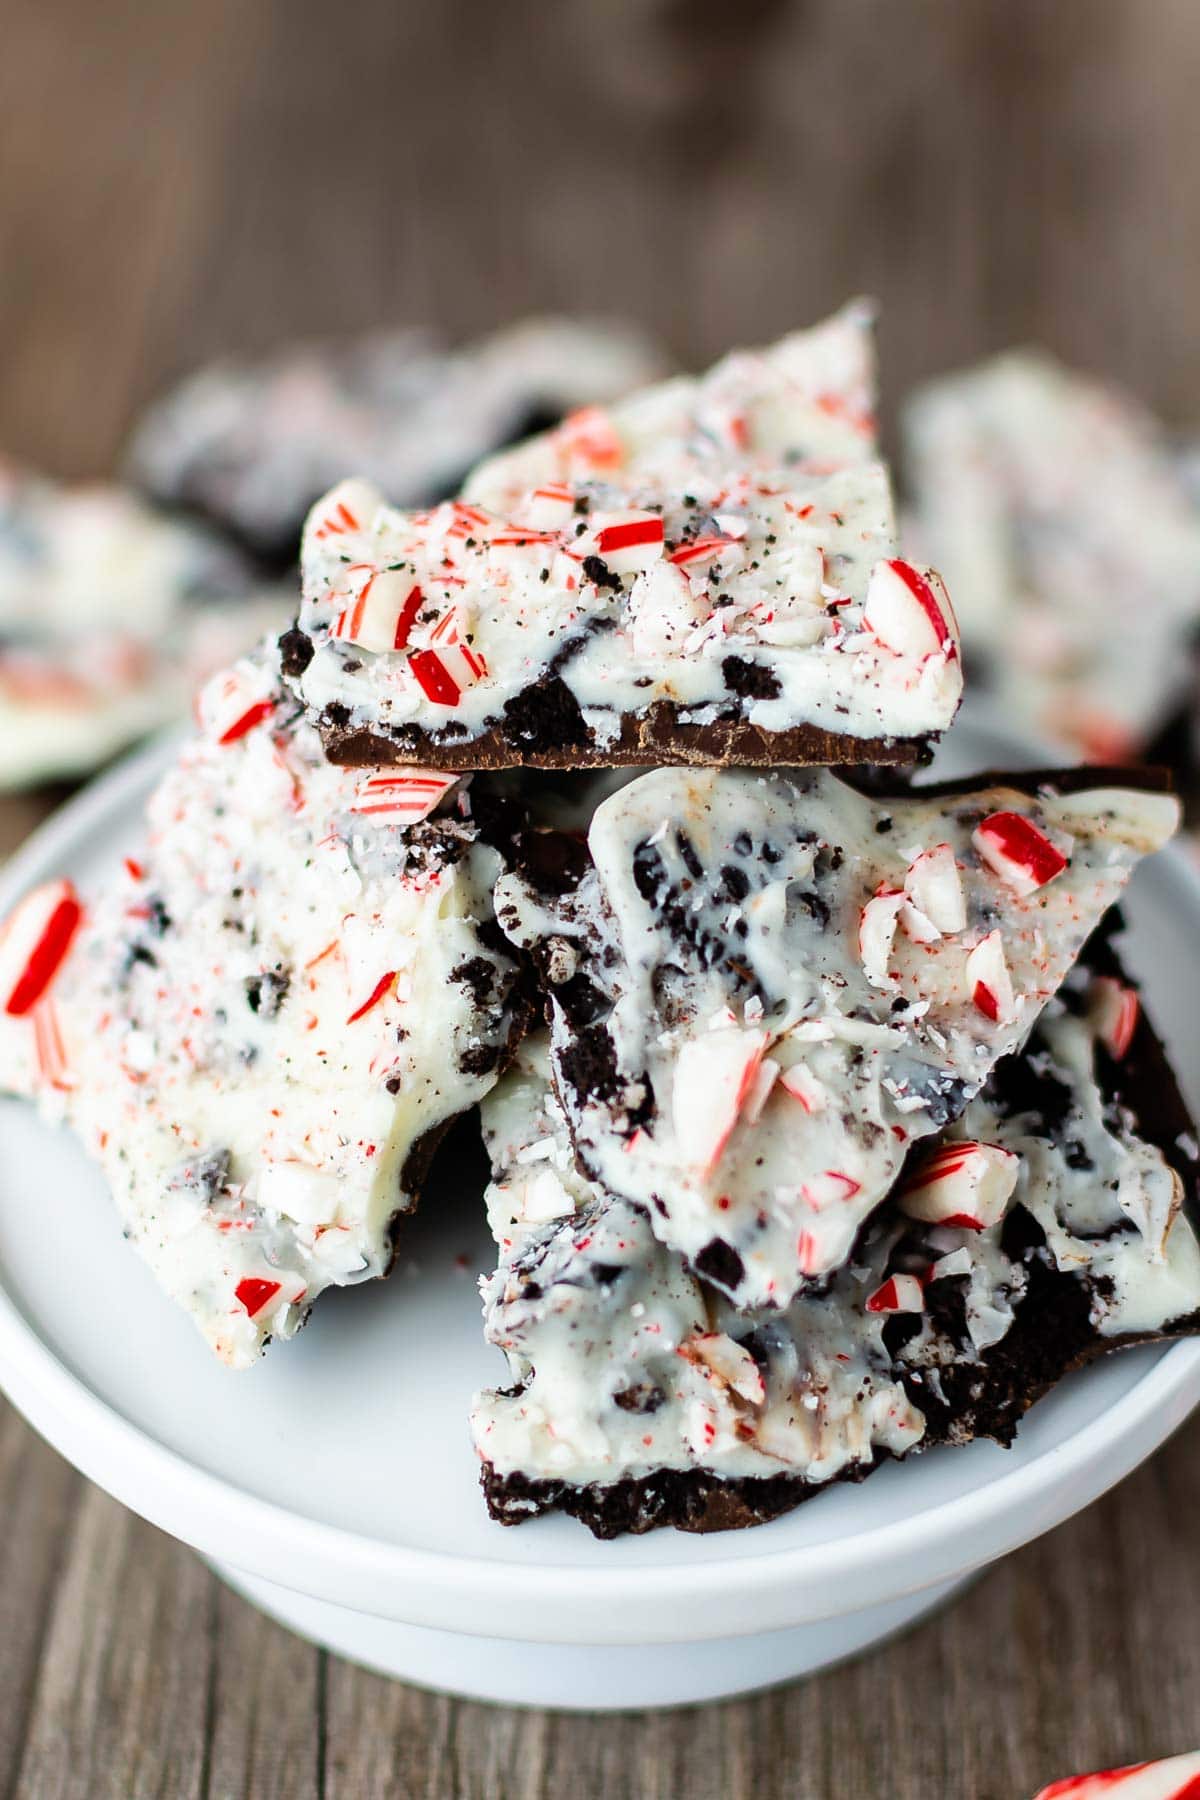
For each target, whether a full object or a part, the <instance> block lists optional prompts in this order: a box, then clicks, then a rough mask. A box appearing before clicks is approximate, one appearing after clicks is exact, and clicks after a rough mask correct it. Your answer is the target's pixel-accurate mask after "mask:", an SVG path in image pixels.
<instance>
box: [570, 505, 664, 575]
mask: <svg viewBox="0 0 1200 1800" xmlns="http://www.w3.org/2000/svg"><path fill="white" fill-rule="evenodd" d="M590 527H591V529H590V531H589V534H588V539H587V543H588V546H589V551H590V552H591V553H594V554H595V555H596V556H598V557H600V559H601V560H602V561H603V562H604V563H605V564H606V565H607V566H608V568H610V569H611V570H612V572H613V574H614V575H633V574H636V573H637V572H638V571H639V570H641V569H648V568H649V567H650V566H651V564H652V563H656V562H659V561H661V559H662V553H663V522H662V514H661V513H654V512H638V511H636V510H629V511H625V512H596V513H593V514H592V517H591V520H590Z"/></svg>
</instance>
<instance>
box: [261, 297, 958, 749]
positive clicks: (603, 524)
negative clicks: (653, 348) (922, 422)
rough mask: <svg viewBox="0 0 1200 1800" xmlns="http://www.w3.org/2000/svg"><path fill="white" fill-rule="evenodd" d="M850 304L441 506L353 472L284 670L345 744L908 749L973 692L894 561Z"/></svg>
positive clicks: (937, 617) (535, 453)
mask: <svg viewBox="0 0 1200 1800" xmlns="http://www.w3.org/2000/svg"><path fill="white" fill-rule="evenodd" d="M866 334H867V321H866V318H865V315H863V314H862V313H861V312H860V311H850V312H848V313H847V314H845V315H843V316H842V317H841V318H840V319H839V320H837V321H835V322H833V324H831V325H829V326H826V327H823V328H819V329H818V330H817V331H816V332H813V333H809V334H798V335H797V336H796V337H793V338H786V339H784V340H783V342H782V343H780V344H778V345H776V346H775V347H774V349H772V350H769V351H765V352H763V353H762V354H760V355H753V356H751V355H740V356H735V357H731V358H728V359H726V361H725V362H724V363H722V364H719V365H718V367H717V368H716V369H715V370H713V371H712V372H711V373H710V374H709V375H708V376H705V377H703V378H702V379H700V380H698V381H677V382H671V383H668V384H667V385H666V386H665V387H662V388H657V389H652V390H651V391H649V392H648V393H645V394H642V395H640V396H638V397H636V398H635V399H633V400H631V401H628V402H626V403H624V404H623V405H620V406H617V407H614V408H613V409H611V411H610V412H607V413H600V412H598V411H596V410H594V409H593V410H592V411H591V412H589V413H588V414H587V415H586V416H583V417H576V418H573V419H570V420H568V421H567V422H566V423H565V424H564V425H563V426H562V427H561V428H560V429H559V431H558V432H557V433H552V434H550V436H549V437H547V438H545V439H538V440H534V442H533V443H532V444H531V445H528V446H526V447H524V448H522V449H521V450H519V451H516V452H513V453H512V455H511V456H510V457H507V458H501V459H499V461H498V462H496V463H494V464H489V465H486V466H485V468H484V469H483V470H481V471H480V472H479V474H478V475H477V477H476V478H475V479H474V480H473V481H472V483H470V484H469V485H468V490H467V496H466V497H465V498H464V499H463V500H461V501H457V502H448V503H446V504H445V505H443V506H441V507H439V508H437V509H435V510H434V511H433V512H432V513H423V514H411V513H409V514H406V513H401V512H399V511H396V510H395V509H393V508H391V507H388V506H385V505H384V503H383V500H382V497H381V495H380V494H379V493H378V491H377V490H375V489H373V488H371V487H370V486H369V485H368V484H366V483H364V482H361V481H352V482H347V483H343V484H342V486H341V487H339V488H335V489H334V490H333V492H332V493H331V494H329V495H327V496H326V498H325V499H324V500H322V501H321V502H319V503H318V505H317V506H316V507H315V508H314V509H313V512H312V513H311V515H310V517H309V521H308V524H307V526H306V529H305V535H304V547H303V553H302V572H303V605H302V609H301V613H300V619H299V623H298V626H297V628H296V629H295V631H293V632H292V633H289V634H288V638H287V640H286V643H285V669H286V670H287V672H288V673H289V674H290V676H291V678H292V680H293V682H294V684H295V686H296V691H297V692H298V693H299V694H300V695H301V696H302V698H303V699H304V702H305V704H306V705H307V706H309V707H310V708H312V709H313V711H314V712H315V713H316V714H317V715H318V717H319V720H320V723H321V728H322V733H323V736H324V740H325V744H326V748H327V750H328V752H329V754H330V756H331V757H333V758H334V760H336V761H340V762H357V761H364V760H365V761H385V760H395V761H399V762H404V761H423V762H434V763H436V764H437V765H438V766H440V767H446V768H472V767H473V768H490V767H505V766H515V765H523V764H534V765H541V766H548V767H560V766H567V767H575V768H580V767H592V766H600V767H603V766H607V765H613V766H618V765H626V764H635V765H636V764H639V763H646V762H658V763H663V762H666V763H680V762H694V763H714V762H725V761H733V762H739V763H754V764H761V763H778V762H781V761H790V762H796V763H811V762H822V763H828V762H837V761H841V762H863V761H870V762H904V761H912V760H913V759H914V758H916V757H917V756H918V755H919V753H920V752H921V750H922V748H923V746H924V744H925V742H926V741H927V739H928V738H929V736H930V735H931V734H933V733H936V732H938V731H941V730H942V729H944V727H945V726H947V725H948V724H949V723H950V721H951V720H952V718H953V717H954V713H955V711H956V709H957V706H958V703H959V699H960V697H961V691H962V676H961V669H960V666H959V659H958V648H957V627H956V626H955V623H954V616H953V612H952V611H951V608H950V603H949V601H948V599H947V597H946V594H945V591H944V589H943V588H942V586H941V583H940V581H939V580H938V578H937V577H936V576H935V575H934V574H933V573H932V572H931V571H925V570H920V569H917V568H915V567H914V566H912V565H911V564H909V563H906V562H904V561H903V560H902V559H901V558H900V557H899V555H898V551H897V545H896V536H895V521H894V516H893V507H892V499H891V492H890V487H889V481H888V475H887V471H886V469H885V468H884V467H883V465H882V464H880V463H879V462H877V461H875V460H874V459H873V439H872V422H871V419H870V416H869V404H870V363H869V346H868V341H867V335H866Z"/></svg>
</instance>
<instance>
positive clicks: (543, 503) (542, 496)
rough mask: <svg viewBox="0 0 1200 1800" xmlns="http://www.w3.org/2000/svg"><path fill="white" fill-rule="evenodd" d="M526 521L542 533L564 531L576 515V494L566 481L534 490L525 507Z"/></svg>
mask: <svg viewBox="0 0 1200 1800" xmlns="http://www.w3.org/2000/svg"><path fill="white" fill-rule="evenodd" d="M524 512H525V517H526V520H527V521H528V523H529V524H530V525H533V526H535V527H536V528H537V529H539V530H541V531H562V529H563V528H564V526H566V525H568V524H570V522H571V519H572V518H573V517H574V514H575V494H574V491H573V489H571V488H569V487H568V486H567V484H566V482H565V481H548V482H546V483H545V484H544V485H543V486H542V487H537V488H534V490H533V492H532V493H531V494H530V496H529V498H528V500H527V501H526V503H525V507H524Z"/></svg>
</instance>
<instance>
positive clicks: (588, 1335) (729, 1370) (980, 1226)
mask: <svg viewBox="0 0 1200 1800" xmlns="http://www.w3.org/2000/svg"><path fill="white" fill-rule="evenodd" d="M1118 987H1119V988H1120V991H1121V992H1122V993H1126V992H1129V991H1130V990H1128V989H1126V988H1125V987H1124V984H1123V983H1122V982H1121V981H1120V978H1119V977H1117V976H1114V975H1111V974H1110V975H1106V976H1104V977H1101V978H1098V979H1096V980H1092V979H1091V978H1090V977H1089V976H1088V975H1086V974H1083V973H1080V974H1079V975H1078V976H1077V977H1073V978H1072V981H1071V983H1070V985H1069V987H1068V989H1067V990H1065V991H1064V994H1063V996H1062V998H1061V999H1058V1000H1054V1001H1052V1002H1051V1003H1050V1004H1049V1006H1048V1007H1047V1009H1046V1012H1045V1013H1044V1014H1043V1015H1042V1018H1041V1020H1040V1021H1039V1024H1038V1026H1037V1028H1036V1030H1035V1033H1034V1036H1033V1038H1032V1039H1031V1042H1030V1044H1029V1045H1028V1046H1027V1048H1026V1049H1025V1050H1024V1051H1023V1052H1022V1053H1021V1054H1020V1055H1019V1056H1017V1057H1014V1058H1011V1059H1009V1060H1008V1061H1006V1062H1004V1063H1002V1064H1001V1065H1000V1066H999V1067H998V1068H997V1069H996V1070H995V1071H994V1073H993V1075H992V1078H991V1080H990V1081H989V1083H988V1085H987V1086H986V1088H985V1089H984V1090H983V1092H982V1093H981V1094H980V1095H979V1096H978V1097H977V1098H976V1099H975V1100H973V1101H972V1102H971V1103H970V1105H969V1106H968V1108H967V1110H966V1112H965V1114H964V1115H963V1117H962V1118H961V1119H960V1120H959V1121H957V1122H956V1123H955V1124H954V1125H953V1126H951V1127H949V1128H948V1130H947V1132H946V1133H944V1134H943V1135H942V1136H941V1137H940V1138H939V1139H938V1140H937V1142H936V1144H935V1145H934V1146H932V1147H930V1148H928V1149H926V1148H922V1150H921V1151H920V1152H918V1155H917V1157H916V1158H915V1159H914V1162H913V1164H912V1165H911V1166H910V1168H909V1169H908V1170H907V1171H906V1174H905V1179H904V1180H903V1182H902V1183H901V1184H900V1185H899V1186H898V1188H897V1189H896V1190H895V1192H894V1193H893V1195H892V1197H891V1198H890V1199H889V1201H888V1203H887V1204H886V1205H885V1206H884V1207H883V1208H881V1210H880V1211H879V1212H878V1213H877V1214H876V1216H875V1218H874V1219H873V1220H872V1221H871V1223H870V1225H869V1227H868V1228H867V1230H866V1232H865V1234H864V1236H863V1238H862V1239H861V1241H860V1243H859V1244H858V1246H857V1247H856V1250H855V1253H854V1256H853V1258H852V1260H851V1262H850V1263H849V1264H848V1265H847V1266H846V1267H845V1268H843V1269H841V1270H839V1271H838V1272H837V1274H836V1275H835V1276H834V1277H833V1279H832V1281H831V1282H830V1283H829V1285H828V1287H827V1288H826V1290H825V1291H824V1292H820V1293H813V1294H809V1295H803V1296H801V1297H800V1298H799V1299H797V1300H796V1301H795V1302H794V1303H793V1304H792V1306H791V1307H790V1308H788V1309H787V1310H786V1311H784V1312H782V1313H781V1312H766V1311H758V1312H754V1311H751V1312H738V1311H736V1310H735V1309H734V1308H732V1307H731V1306H730V1305H729V1303H728V1301H727V1300H726V1299H725V1298H724V1296H723V1295H721V1294H720V1293H719V1292H718V1291H717V1290H716V1289H715V1288H713V1287H712V1285H711V1284H710V1283H706V1282H704V1281H701V1280H700V1279H698V1278H697V1277H696V1276H695V1274H694V1273H693V1272H692V1270H690V1269H689V1267H688V1265H687V1264H686V1263H685V1261H684V1260H683V1258H682V1257H680V1256H679V1255H678V1254H676V1253H675V1252H673V1251H670V1250H667V1249H666V1248H665V1247H664V1246H663V1245H662V1244H660V1243H659V1242H658V1241H657V1240H656V1239H655V1238H654V1236H653V1233H652V1232H651V1230H650V1228H649V1222H648V1220H647V1217H646V1215H645V1214H644V1213H643V1212H641V1211H640V1210H639V1209H638V1208H636V1207H633V1206H631V1205H630V1204H629V1202H628V1201H625V1200H621V1199H616V1198H613V1197H612V1196H609V1195H607V1194H606V1193H605V1192H604V1191H603V1190H602V1189H600V1188H598V1187H596V1186H595V1185H594V1184H591V1183H589V1182H587V1181H586V1180H585V1179H584V1178H583V1177H582V1176H581V1175H580V1174H579V1172H578V1170H577V1168H576V1166H575V1163H574V1160H573V1157H572V1154H571V1148H570V1142H569V1138H568V1135H567V1132H566V1129H565V1122H564V1119H563V1116H562V1113H561V1110H560V1109H559V1107H558V1105H557V1102H556V1101H555V1099H554V1096H553V1091H552V1088H551V1086H550V1083H549V1056H548V1052H547V1047H546V1045H545V1040H544V1039H543V1038H535V1039H531V1040H527V1042H526V1044H525V1046H523V1048H522V1051H521V1053H520V1056H519V1060H518V1063H517V1064H516V1065H515V1066H514V1068H513V1070H512V1071H511V1072H510V1073H509V1074H508V1075H507V1076H506V1077H505V1078H504V1080H503V1081H502V1082H501V1084H500V1086H499V1087H498V1088H497V1089H496V1091H495V1092H494V1093H493V1094H492V1095H491V1096H490V1097H489V1098H488V1100H487V1101H486V1102H485V1103H484V1125H485V1132H486V1135H487V1137H488V1141H489V1148H490V1151H491V1154H492V1158H493V1165H494V1170H495V1175H494V1180H493V1183H492V1186H491V1187H490V1189H489V1191H488V1206H489V1215H490V1218H491V1223H492V1228H493V1230H494V1232H495V1234H496V1237H497V1241H498V1243H499V1245H500V1251H501V1262H500V1267H499V1269H498V1271H497V1273H496V1274H495V1276H493V1277H492V1278H491V1279H490V1280H489V1281H487V1282H486V1283H485V1284H484V1285H483V1292H484V1304H485V1319H486V1329H487V1335H488V1337H489V1338H490V1340H491V1341H492V1342H493V1343H495V1344H497V1345H498V1346H499V1347H500V1348H501V1349H503V1350H504V1352H505V1354H506V1356H507V1359H508V1364H509V1376H510V1382H509V1384H508V1385H507V1386H506V1388H505V1389H504V1390H502V1391H492V1392H487V1393H484V1394H482V1395H480V1396H479V1397H478V1399H477V1401H476V1403H475V1408H474V1412H473V1418H472V1429H473V1433H474V1438H475V1443H476V1448H477V1450H478V1453H479V1455H480V1457H481V1459H482V1461H483V1485H484V1490H485V1494H486V1496H487V1501H488V1506H489V1509H490V1510H491V1512H492V1515H493V1517H495V1518H497V1519H498V1520H500V1521H501V1522H502V1523H504V1524H518V1523H520V1522H521V1521H522V1520H524V1519H527V1518H529V1517H532V1516H534V1515H535V1514H537V1513H539V1512H543V1511H549V1510H553V1509H562V1510H564V1511H566V1512H568V1513H571V1514H573V1515H574V1516H575V1517H576V1518H579V1519H581V1520H582V1521H583V1522H584V1523H586V1524H587V1525H588V1526H589V1527H590V1528H591V1529H592V1530H593V1531H594V1532H595V1533H596V1534H597V1535H598V1536H601V1537H610V1536H615V1535H617V1534H618V1533H620V1532H624V1531H645V1530H649V1529H652V1528H653V1527H655V1526H660V1525H675V1526H678V1527H680V1528H683V1529H685V1530H692V1531H710V1530H722V1529H728V1528H731V1527H735V1526H745V1525H753V1524H758V1523H761V1522H763V1521H764V1520H766V1519H769V1518H773V1517H775V1516H777V1515H778V1514H780V1513H782V1512H786V1511H788V1510H789V1509H790V1508H792V1507H794V1506H796V1505H798V1504H799V1503H800V1502H801V1501H802V1500H805V1499H807V1498H809V1497H811V1496H812V1495H813V1494H815V1493H817V1492H819V1491H820V1490H821V1488H822V1487H824V1486H826V1485H827V1484H828V1483H830V1482H832V1481H839V1480H860V1479H862V1477H863V1476H865V1475H868V1474H870V1473H871V1472H872V1471H873V1470H874V1469H875V1468H877V1467H879V1466H880V1464H881V1463H882V1462H883V1461H885V1460H887V1459H888V1458H890V1457H902V1456H904V1455H906V1454H908V1453H909V1452H910V1451H915V1450H920V1449H924V1448H928V1447H930V1446H933V1445H937V1444H962V1443H966V1442H968V1441H970V1440H971V1439H973V1438H975V1437H981V1436H987V1437H992V1438H996V1439H998V1440H999V1441H1001V1442H1003V1443H1009V1442H1011V1440H1012V1437H1013V1434H1014V1431H1015V1429H1016V1426H1017V1422H1018V1420H1019V1419H1020V1417H1021V1416H1022V1414H1023V1413H1024V1412H1025V1410H1026V1409H1027V1408H1028V1407H1029V1406H1030V1405H1031V1404H1032V1403H1033V1402H1034V1401H1035V1400H1037V1399H1038V1398H1039V1397H1040V1396H1041V1395H1042V1394H1044V1393H1045V1392H1046V1391H1048V1389H1049V1388H1051V1387H1052V1386H1053V1385H1054V1384H1055V1383H1056V1382H1057V1381H1058V1380H1059V1379H1060V1377H1061V1376H1062V1375H1063V1374H1064V1373H1065V1372H1066V1371H1067V1370H1068V1369H1069V1368H1072V1367H1074V1366H1076V1365H1077V1364H1079V1363H1081V1362H1085V1361H1087V1360H1090V1359H1091V1358H1093V1357H1095V1356H1097V1355H1100V1354H1103V1353H1104V1352H1106V1351H1108V1350H1110V1349H1113V1348H1117V1347H1119V1346H1121V1345H1124V1344H1127V1343H1131V1342H1143V1341H1145V1340H1146V1339H1147V1338H1153V1337H1156V1336H1160V1335H1163V1334H1170V1335H1177V1334H1179V1333H1181V1332H1183V1331H1193V1330H1196V1329H1197V1328H1198V1327H1200V1247H1198V1245H1197V1240H1196V1235H1195V1224H1196V1210H1195V1208H1196V1200H1197V1166H1196V1162H1195V1158H1194V1145H1195V1140H1194V1135H1193V1134H1192V1127H1191V1124H1190V1121H1189V1120H1188V1117H1187V1113H1186V1110H1185V1109H1184V1107H1183V1104H1182V1102H1181V1100H1180V1098H1179V1095H1178V1091H1177V1089H1176V1087H1175V1084H1174V1080H1173V1077H1172V1075H1171V1073H1170V1069H1169V1067H1168V1065H1167V1063H1166V1060H1165V1058H1164V1056H1163V1053H1162V1049H1161V1046H1160V1045H1159V1044H1158V1042H1157V1040H1156V1038H1155V1037H1154V1034H1153V1032H1152V1031H1151V1030H1150V1028H1149V1026H1148V1025H1146V1024H1145V1022H1144V1021H1141V1022H1138V1023H1137V1024H1136V1025H1135V1027H1134V1028H1133V1031H1132V1034H1131V1036H1130V1037H1129V1039H1128V1040H1127V1042H1126V1043H1125V1051H1124V1055H1123V1056H1122V1057H1117V1056H1116V1055H1114V1053H1113V1052H1112V1050H1111V1049H1110V1048H1109V1047H1108V1043H1109V1041H1110V1030H1109V1028H1110V1024H1111V1018H1112V1006H1111V1001H1112V993H1113V990H1114V989H1115V988H1118ZM1134 1004H1135V1005H1136V1001H1135V1002H1134ZM981 1170H987V1171H988V1173H987V1175H986V1176H985V1177H984V1178H983V1179H982V1180H981V1178H980V1171H981ZM981 1194H986V1196H987V1211H986V1216H980V1215H981V1209H980V1198H981ZM1181 1200H1183V1201H1185V1205H1184V1207H1183V1210H1180V1206H1181Z"/></svg>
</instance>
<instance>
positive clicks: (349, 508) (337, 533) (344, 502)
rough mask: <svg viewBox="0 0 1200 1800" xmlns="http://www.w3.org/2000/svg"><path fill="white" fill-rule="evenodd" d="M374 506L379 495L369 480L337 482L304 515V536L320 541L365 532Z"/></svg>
mask: <svg viewBox="0 0 1200 1800" xmlns="http://www.w3.org/2000/svg"><path fill="white" fill-rule="evenodd" d="M378 509H379V495H378V494H377V493H376V491H375V489H374V488H373V487H372V486H371V485H370V483H369V482H366V481H360V480H358V479H357V478H354V477H352V478H351V479H350V480H349V481H339V482H338V484H337V486H336V487H335V488H331V489H330V490H329V492H328V493H327V494H326V495H325V496H324V498H323V499H321V500H318V501H317V503H316V505H315V506H314V507H313V509H312V511H311V513H310V514H309V515H308V527H307V535H308V536H311V537H314V538H319V539H323V540H324V539H328V538H339V537H345V536H346V535H347V534H348V533H350V532H355V531H365V530H366V528H367V526H368V525H369V524H370V523H371V520H372V519H373V518H374V516H375V513H376V512H377V511H378Z"/></svg>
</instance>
